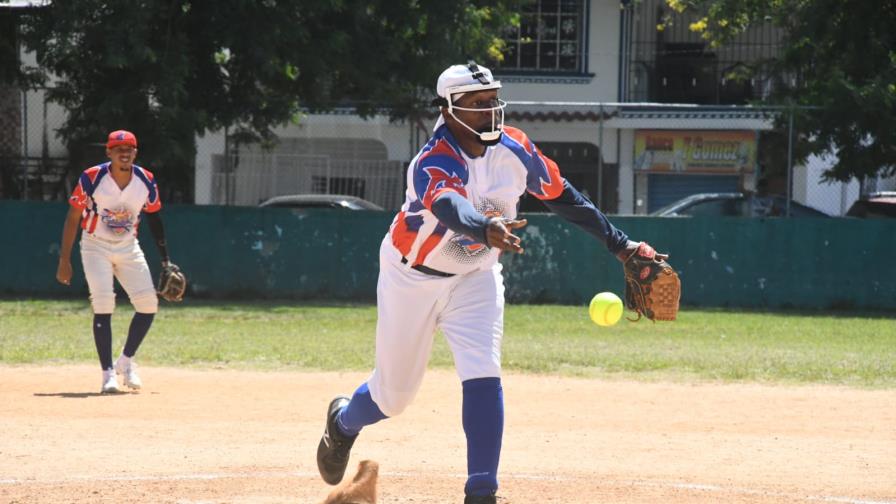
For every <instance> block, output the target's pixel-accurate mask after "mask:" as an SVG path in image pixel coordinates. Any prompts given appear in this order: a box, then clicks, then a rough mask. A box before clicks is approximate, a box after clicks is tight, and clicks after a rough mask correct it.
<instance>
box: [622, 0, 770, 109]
mask: <svg viewBox="0 0 896 504" xmlns="http://www.w3.org/2000/svg"><path fill="white" fill-rule="evenodd" d="M624 16H625V18H624V23H623V25H624V28H623V30H624V33H623V38H624V39H627V40H628V41H629V42H628V43H627V47H626V53H627V54H626V56H627V57H626V58H625V59H626V61H625V62H624V63H623V64H624V65H625V67H624V68H623V69H622V72H623V73H624V75H625V76H626V77H625V78H626V80H625V82H624V86H625V89H624V90H623V92H624V93H625V96H624V100H625V101H635V102H661V103H697V104H706V105H715V104H742V103H748V102H750V101H751V100H757V99H763V98H765V97H766V95H767V94H768V90H769V85H770V83H771V80H770V79H771V76H770V74H769V73H768V71H767V69H766V65H767V62H769V61H770V60H772V59H774V58H776V57H778V56H780V54H781V40H782V38H783V30H782V29H780V28H778V27H775V26H772V25H771V24H765V25H760V26H754V27H752V28H750V29H748V30H747V31H746V32H744V33H742V34H740V35H738V36H737V37H734V39H733V40H731V41H730V42H728V43H727V44H725V45H724V46H721V47H713V48H711V47H709V46H708V45H707V44H706V41H705V40H703V39H702V37H701V35H700V34H699V33H695V32H693V31H691V30H690V29H689V25H690V24H691V23H693V22H695V21H697V19H698V15H697V14H695V13H693V12H686V13H684V14H679V13H677V12H675V11H673V10H671V9H670V8H669V7H668V5H667V4H666V2H665V0H641V1H640V2H638V3H632V4H629V5H628V6H627V7H626V10H625V12H624ZM660 24H664V26H665V28H664V29H662V30H658V29H657V26H658V25H660Z"/></svg>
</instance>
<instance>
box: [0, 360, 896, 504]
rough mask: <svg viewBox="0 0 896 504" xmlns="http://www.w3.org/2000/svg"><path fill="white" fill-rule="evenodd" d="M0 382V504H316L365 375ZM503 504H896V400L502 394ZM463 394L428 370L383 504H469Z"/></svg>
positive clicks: (393, 450)
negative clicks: (335, 399) (347, 395)
mask: <svg viewBox="0 0 896 504" xmlns="http://www.w3.org/2000/svg"><path fill="white" fill-rule="evenodd" d="M142 376H143V379H144V382H145V383H146V387H145V389H144V390H143V391H141V392H140V393H139V394H136V393H135V394H122V395H117V396H101V395H99V394H96V391H97V390H98V389H99V371H98V370H97V369H96V368H95V367H93V366H52V367H32V366H23V367H5V366H0V502H3V503H32V502H53V503H59V502H68V503H96V502H129V503H133V502H146V503H183V504H186V503H200V502H201V503H224V502H227V503H281V502H283V503H286V502H289V503H295V502H299V503H316V502H319V501H320V500H321V499H322V498H323V497H324V496H325V495H326V494H327V492H328V490H329V487H328V486H327V485H325V484H324V483H323V482H322V481H321V480H320V478H319V476H318V475H317V468H316V466H315V462H314V452H315V449H316V446H317V442H318V439H319V436H320V433H321V430H322V428H323V419H324V414H325V413H324V410H325V408H326V405H327V402H328V401H329V399H330V398H331V396H332V395H334V393H338V392H351V390H353V388H354V387H355V386H356V385H357V384H358V383H360V381H361V380H363V379H364V378H365V377H366V375H365V374H358V373H345V374H336V373H299V372H246V371H231V370H205V371H195V370H181V369H167V368H153V367H145V368H143V372H142ZM504 390H505V396H506V404H507V407H506V416H507V420H506V428H505V437H504V452H503V457H502V460H501V484H502V488H501V491H500V495H502V496H503V497H505V498H506V500H502V502H510V503H514V504H521V503H595V502H621V503H630V502H643V503H648V502H650V503H654V502H657V503H659V502H661V503H717V502H726V503H743V502H761V503H778V502H834V503H855V504H860V503H862V504H868V503H881V502H887V503H896V391H891V390H890V391H869V390H854V389H848V388H838V387H820V386H811V387H778V386H774V387H773V386H761V385H712V384H706V385H704V384H700V385H682V384H669V383H659V384H654V383H636V382H627V381H598V380H579V379H568V378H556V377H539V376H528V375H509V376H505V378H504ZM464 447H465V441H464V436H463V431H462V428H461V422H460V387H459V385H458V383H457V379H456V377H455V376H454V374H453V373H451V372H447V371H430V372H429V373H428V374H427V377H426V380H425V382H424V385H423V389H422V390H421V392H420V394H419V395H418V397H417V400H416V402H415V403H414V404H413V405H412V406H411V407H410V408H409V409H408V411H407V412H405V413H404V414H403V415H401V416H399V417H397V418H394V419H391V420H389V421H387V422H384V423H381V424H378V425H375V426H372V427H370V428H368V429H367V430H365V432H364V433H363V434H362V436H361V438H359V440H358V442H357V443H356V445H355V449H354V452H353V458H352V463H351V466H350V469H351V470H354V469H353V468H354V466H355V465H356V463H357V462H358V461H360V460H361V459H362V458H369V459H373V460H376V461H378V462H379V463H380V487H379V488H380V502H382V503H414V504H421V503H438V504H444V503H460V502H462V500H463V498H462V495H461V494H462V493H463V490H462V489H463V482H464V474H465V455H464V454H465V448H464Z"/></svg>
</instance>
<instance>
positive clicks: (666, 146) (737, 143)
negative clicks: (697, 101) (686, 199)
mask: <svg viewBox="0 0 896 504" xmlns="http://www.w3.org/2000/svg"><path fill="white" fill-rule="evenodd" d="M755 168H756V134H755V133H754V132H752V131H688V130H677V131H665V130H638V131H636V132H635V170H643V171H651V172H690V173H743V172H752V171H753V170H754V169H755Z"/></svg>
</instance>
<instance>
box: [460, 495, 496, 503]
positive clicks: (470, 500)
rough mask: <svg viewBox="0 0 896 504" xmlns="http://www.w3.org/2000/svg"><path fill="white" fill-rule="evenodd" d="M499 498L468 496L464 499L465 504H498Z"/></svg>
mask: <svg viewBox="0 0 896 504" xmlns="http://www.w3.org/2000/svg"><path fill="white" fill-rule="evenodd" d="M497 502H498V498H497V497H495V496H494V495H468V496H466V498H464V504H497Z"/></svg>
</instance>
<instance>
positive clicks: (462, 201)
mask: <svg viewBox="0 0 896 504" xmlns="http://www.w3.org/2000/svg"><path fill="white" fill-rule="evenodd" d="M432 213H433V215H435V216H436V218H437V219H439V222H441V223H442V224H444V225H446V226H448V229H450V230H452V231H454V232H455V233H460V234H464V235H467V236H469V237H470V238H471V239H472V240H474V241H477V242H479V243H482V244H483V245H488V240H487V239H486V238H485V230H486V228H487V227H488V221H489V218H488V217H486V216H484V215H482V214H481V213H479V212H477V211H476V209H475V208H473V205H472V203H470V202H469V201H468V200H467V199H466V198H464V197H463V196H461V195H460V194H458V193H456V192H454V191H445V192H444V193H442V194H441V195H439V197H438V198H436V200H435V201H433V203H432Z"/></svg>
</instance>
